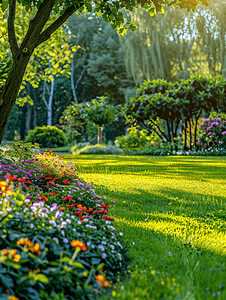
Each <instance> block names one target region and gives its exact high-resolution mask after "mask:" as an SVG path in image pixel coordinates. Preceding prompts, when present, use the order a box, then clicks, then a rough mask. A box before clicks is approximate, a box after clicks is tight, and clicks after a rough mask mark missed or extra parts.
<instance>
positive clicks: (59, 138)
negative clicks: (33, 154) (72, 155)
mask: <svg viewBox="0 0 226 300" xmlns="http://www.w3.org/2000/svg"><path fill="white" fill-rule="evenodd" d="M26 142H32V143H38V144H40V147H44V148H45V147H49V148H50V147H51V148H54V147H62V146H65V145H66V144H67V138H66V136H65V134H64V132H63V130H61V129H59V128H57V127H55V126H42V127H36V128H35V129H33V130H30V131H29V133H28V136H27V138H26Z"/></svg>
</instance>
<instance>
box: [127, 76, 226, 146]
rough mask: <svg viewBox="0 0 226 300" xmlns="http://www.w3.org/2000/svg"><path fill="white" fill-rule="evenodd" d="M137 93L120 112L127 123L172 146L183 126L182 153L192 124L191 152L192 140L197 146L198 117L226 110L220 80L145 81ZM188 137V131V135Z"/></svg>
mask: <svg viewBox="0 0 226 300" xmlns="http://www.w3.org/2000/svg"><path fill="white" fill-rule="evenodd" d="M138 90H139V91H140V92H141V93H142V94H141V95H140V96H138V97H137V98H131V101H130V103H129V104H128V105H126V106H125V107H124V108H123V109H122V110H123V111H124V114H125V118H126V121H127V123H131V124H138V125H142V126H144V128H148V129H149V130H151V131H155V132H156V134H158V135H159V137H160V138H161V139H166V140H167V141H168V142H171V143H174V140H175V139H176V138H177V135H178V128H179V126H180V124H181V123H182V124H183V128H184V132H185V135H184V150H187V148H188V145H187V132H188V131H189V130H190V128H191V127H192V123H193V124H195V129H194V135H193V136H190V141H189V142H190V145H189V148H190V150H191V149H192V139H193V142H194V145H196V141H197V126H198V120H199V118H200V116H201V115H203V114H210V113H211V111H214V110H215V111H219V110H221V111H224V109H225V101H226V98H225V96H224V90H225V81H224V80H223V77H222V76H218V77H215V78H212V79H207V78H204V77H202V76H191V78H190V79H188V80H186V81H184V80H181V82H180V83H171V82H167V81H165V80H153V81H145V84H144V85H143V86H141V87H140V88H139V89H138ZM159 119H160V120H164V126H165V128H161V127H160V126H159ZM191 133H192V131H191V130H190V132H189V135H190V134H191ZM176 150H177V149H176Z"/></svg>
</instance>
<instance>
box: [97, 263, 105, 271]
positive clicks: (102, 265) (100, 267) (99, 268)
mask: <svg viewBox="0 0 226 300" xmlns="http://www.w3.org/2000/svg"><path fill="white" fill-rule="evenodd" d="M104 265H105V263H102V264H100V265H99V266H98V267H97V271H99V270H101V269H102V268H103V267H104Z"/></svg>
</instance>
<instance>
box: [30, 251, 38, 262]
mask: <svg viewBox="0 0 226 300" xmlns="http://www.w3.org/2000/svg"><path fill="white" fill-rule="evenodd" d="M28 255H29V256H30V257H31V258H34V259H35V260H37V257H36V256H35V255H34V254H33V253H30V252H29V253H28Z"/></svg>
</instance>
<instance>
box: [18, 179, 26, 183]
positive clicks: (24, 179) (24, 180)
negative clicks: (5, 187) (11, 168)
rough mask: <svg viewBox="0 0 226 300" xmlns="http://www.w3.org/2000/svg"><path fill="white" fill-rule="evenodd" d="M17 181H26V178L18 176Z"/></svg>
mask: <svg viewBox="0 0 226 300" xmlns="http://www.w3.org/2000/svg"><path fill="white" fill-rule="evenodd" d="M18 181H19V182H26V179H23V178H18Z"/></svg>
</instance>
